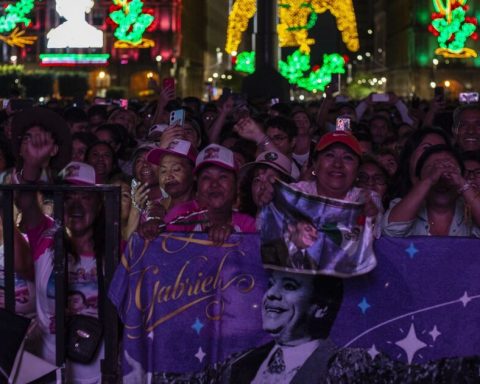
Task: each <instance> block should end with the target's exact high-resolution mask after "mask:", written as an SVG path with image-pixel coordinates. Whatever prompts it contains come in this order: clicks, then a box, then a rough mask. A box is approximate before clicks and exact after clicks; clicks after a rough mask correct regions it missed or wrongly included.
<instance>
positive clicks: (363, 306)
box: [358, 296, 371, 314]
mask: <svg viewBox="0 0 480 384" xmlns="http://www.w3.org/2000/svg"><path fill="white" fill-rule="evenodd" d="M370 307H371V305H370V304H369V303H368V301H367V298H366V297H365V296H364V297H363V298H362V301H361V302H360V303H359V304H358V308H360V310H361V311H362V313H363V314H365V313H366V312H367V310H368V309H369V308H370Z"/></svg>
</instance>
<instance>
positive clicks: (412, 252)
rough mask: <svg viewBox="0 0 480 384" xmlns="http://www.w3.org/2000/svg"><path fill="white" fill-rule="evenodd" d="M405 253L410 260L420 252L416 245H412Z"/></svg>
mask: <svg viewBox="0 0 480 384" xmlns="http://www.w3.org/2000/svg"><path fill="white" fill-rule="evenodd" d="M405 252H407V253H408V255H409V256H410V258H411V259H413V258H414V257H415V254H416V253H417V252H418V249H417V248H416V247H415V244H413V243H410V245H409V246H408V248H406V249H405Z"/></svg>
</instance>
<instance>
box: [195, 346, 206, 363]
mask: <svg viewBox="0 0 480 384" xmlns="http://www.w3.org/2000/svg"><path fill="white" fill-rule="evenodd" d="M205 356H207V354H206V353H205V352H203V349H202V347H198V351H197V353H196V354H195V357H196V358H197V359H198V361H199V362H200V363H201V362H202V361H203V359H204V358H205Z"/></svg>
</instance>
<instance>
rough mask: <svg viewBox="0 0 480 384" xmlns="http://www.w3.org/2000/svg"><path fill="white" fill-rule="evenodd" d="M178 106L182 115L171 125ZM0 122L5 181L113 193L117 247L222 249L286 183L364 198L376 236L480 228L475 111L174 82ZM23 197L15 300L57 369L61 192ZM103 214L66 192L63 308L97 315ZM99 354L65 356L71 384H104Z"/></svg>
mask: <svg viewBox="0 0 480 384" xmlns="http://www.w3.org/2000/svg"><path fill="white" fill-rule="evenodd" d="M178 110H183V111H184V112H183V113H184V116H185V117H184V119H183V121H180V122H178V121H175V122H173V123H171V121H170V115H171V112H173V111H178ZM2 117H3V123H2V127H3V129H2V132H1V136H0V172H1V175H0V180H1V182H2V183H7V184H8V183H11V184H41V183H69V184H73V185H98V184H111V185H117V186H119V187H120V188H121V215H120V217H121V240H122V244H121V245H122V246H124V245H125V244H126V242H127V241H128V239H129V237H130V236H131V235H132V234H133V233H135V232H137V233H139V234H140V235H141V236H142V237H144V238H146V239H153V238H155V237H156V236H158V234H159V233H161V232H162V231H199V232H206V233H208V237H209V239H210V240H211V241H212V242H213V243H214V244H221V243H223V242H225V241H226V239H227V238H228V236H230V234H232V233H253V232H257V231H260V229H261V227H262V220H261V216H260V212H261V210H262V208H263V207H264V206H265V205H267V204H269V203H270V202H271V201H272V199H273V197H274V193H275V189H274V184H275V181H276V180H281V181H283V182H285V183H289V184H290V186H291V187H293V188H294V189H297V190H299V191H301V192H304V193H306V194H310V195H317V196H325V197H328V198H333V199H339V200H346V201H352V202H359V201H361V202H363V203H364V213H365V216H366V217H370V218H372V220H373V223H374V225H375V231H374V233H375V234H376V235H377V236H380V235H386V236H410V235H427V236H471V237H479V236H480V200H479V197H480V105H478V104H465V105H458V104H457V103H455V102H446V101H445V100H443V99H439V98H436V99H433V100H431V101H422V100H418V99H414V100H409V101H406V100H402V99H401V98H399V97H397V96H396V95H395V94H393V93H389V94H388V102H374V98H372V96H369V97H367V98H365V99H363V100H360V101H356V102H355V101H345V98H343V97H342V98H340V97H334V96H333V95H332V94H331V93H330V91H328V90H327V92H326V96H325V97H324V98H323V99H321V100H320V101H317V100H315V101H312V102H308V103H297V102H280V103H275V104H271V103H270V102H268V101H267V100H261V101H259V100H257V101H255V102H254V101H251V100H247V99H246V98H245V97H244V96H243V95H241V94H235V93H234V94H230V95H228V96H225V97H221V98H220V99H219V100H217V101H215V102H208V103H205V102H202V101H201V100H199V99H197V98H194V97H186V98H183V99H181V98H178V97H175V96H174V95H173V94H172V90H171V89H164V90H161V91H160V92H159V96H158V99H157V100H155V101H152V102H145V103H130V106H129V108H128V109H124V108H120V107H117V106H114V105H103V104H102V105H97V104H92V105H89V106H85V107H83V108H80V107H78V106H72V105H63V104H62V103H60V102H53V101H52V102H49V103H47V104H46V105H42V106H36V107H33V108H30V109H27V110H21V111H13V110H11V109H10V108H7V109H6V110H5V111H3V114H2ZM15 203H16V208H17V213H18V217H17V223H18V226H17V228H16V232H15V250H16V252H15V267H16V269H15V270H16V273H17V280H16V288H18V289H17V296H18V295H20V294H22V295H23V296H22V300H23V299H25V295H26V301H25V303H29V304H30V305H22V307H21V311H20V312H22V313H23V314H25V315H27V316H30V317H35V318H36V321H37V323H38V332H37V333H38V335H37V337H36V339H35V340H36V342H32V344H33V345H32V349H34V350H35V351H36V352H37V353H39V354H40V355H41V356H43V357H44V358H45V359H47V360H50V361H52V362H54V360H52V359H53V357H54V356H55V355H54V353H53V351H54V350H55V342H54V334H55V327H54V324H55V305H54V297H55V296H54V283H53V274H52V268H53V267H52V258H53V233H54V229H55V225H54V220H53V219H52V199H51V196H50V195H49V194H48V193H31V192H22V193H21V194H18V195H17V196H16V199H15ZM103 220H104V212H103V204H102V199H101V197H100V196H99V195H97V194H95V193H88V192H72V193H68V194H67V195H66V196H65V226H66V227H67V229H68V239H67V249H68V254H69V256H68V295H69V300H68V308H67V313H68V314H75V313H88V314H93V315H98V310H97V308H98V305H97V300H98V279H97V259H101V258H102V255H103V253H104V250H103V249H102V246H103V245H104V244H105V242H104V241H102V236H104V235H105V234H104V230H103V228H104V227H103ZM22 235H23V236H22ZM310 236H315V235H314V234H310ZM304 241H307V242H308V235H307V238H306V239H304ZM25 287H28V289H27V291H25V289H26V288H25ZM20 290H21V292H20ZM19 309H20V307H17V310H19ZM32 338H33V337H32ZM38 340H39V341H38ZM102 352H103V351H102V350H100V351H99V354H98V356H97V358H96V360H95V361H94V362H92V363H91V364H89V365H81V364H72V365H70V368H69V371H68V372H69V373H68V374H69V375H71V376H70V377H71V381H69V382H79V383H91V382H92V383H94V382H97V381H98V380H99V372H100V369H99V359H100V357H101V354H102Z"/></svg>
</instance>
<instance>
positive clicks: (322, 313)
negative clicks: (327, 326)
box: [315, 305, 328, 319]
mask: <svg viewBox="0 0 480 384" xmlns="http://www.w3.org/2000/svg"><path fill="white" fill-rule="evenodd" d="M327 312H328V305H327V306H325V307H323V308H319V309H317V310H316V311H315V318H316V319H321V318H322V317H325V316H326V315H327Z"/></svg>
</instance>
